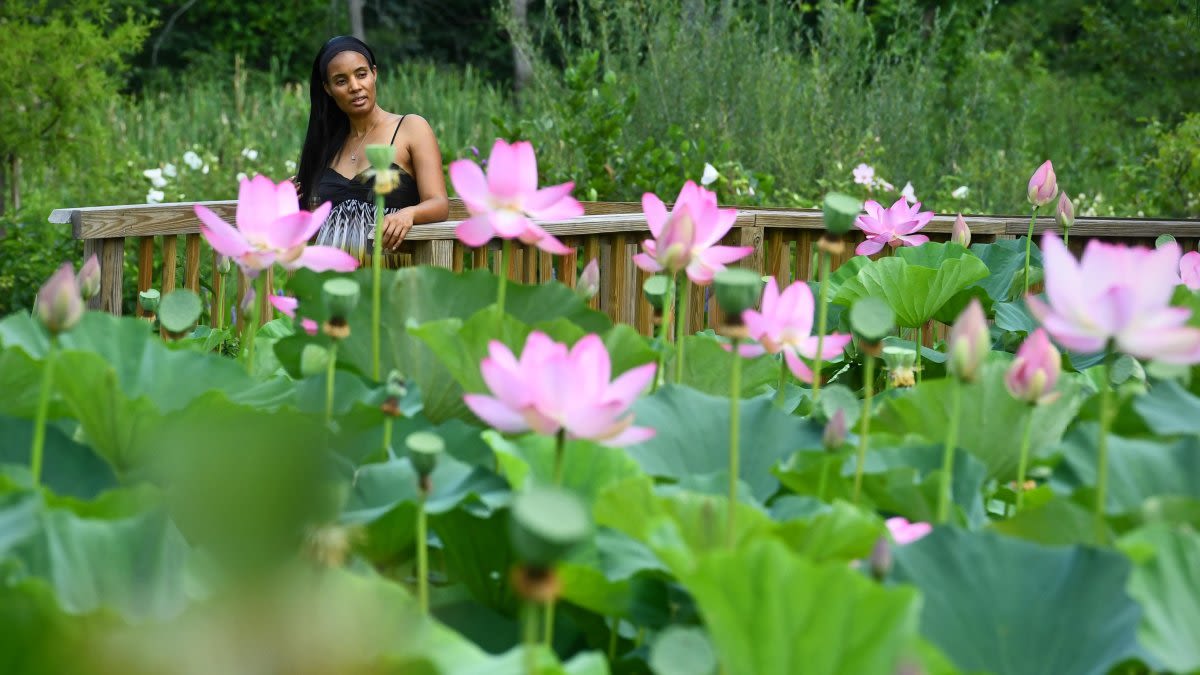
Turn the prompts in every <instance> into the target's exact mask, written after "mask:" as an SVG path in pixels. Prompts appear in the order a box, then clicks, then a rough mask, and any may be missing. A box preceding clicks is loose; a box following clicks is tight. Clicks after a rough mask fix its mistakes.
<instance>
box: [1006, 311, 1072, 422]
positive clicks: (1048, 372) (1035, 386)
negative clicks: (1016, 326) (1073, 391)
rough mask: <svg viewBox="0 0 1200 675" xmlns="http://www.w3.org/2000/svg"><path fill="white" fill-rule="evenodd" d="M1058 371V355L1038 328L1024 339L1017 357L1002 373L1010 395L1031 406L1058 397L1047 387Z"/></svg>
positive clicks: (1059, 357) (1056, 376)
mask: <svg viewBox="0 0 1200 675" xmlns="http://www.w3.org/2000/svg"><path fill="white" fill-rule="evenodd" d="M1061 372H1062V356H1060V355H1059V353H1058V350H1057V349H1055V347H1054V345H1053V344H1051V343H1050V338H1049V337H1047V336H1046V331H1045V330H1044V329H1041V328H1039V329H1037V330H1035V331H1033V333H1032V334H1030V336H1029V337H1027V338H1025V342H1023V343H1022V344H1021V347H1020V349H1018V350H1017V358H1016V359H1014V360H1013V362H1012V366H1010V367H1009V369H1008V373H1007V374H1006V375H1005V376H1004V384H1005V386H1006V387H1008V392H1009V393H1010V394H1012V395H1013V398H1016V399H1018V400H1021V401H1025V402H1026V403H1029V404H1032V405H1037V404H1039V403H1049V402H1050V401H1053V400H1054V399H1056V398H1058V394H1057V393H1056V392H1053V391H1051V390H1053V389H1054V385H1055V384H1056V383H1057V382H1058V375H1059V373H1061ZM1047 392H1050V393H1047Z"/></svg>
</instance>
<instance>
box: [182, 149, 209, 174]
mask: <svg viewBox="0 0 1200 675" xmlns="http://www.w3.org/2000/svg"><path fill="white" fill-rule="evenodd" d="M183 163H184V164H187V165H188V168H189V169H191V170H192V171H196V170H197V169H199V168H200V167H202V166H204V160H202V159H200V155H197V154H196V153H194V152H192V151H191V150H188V151H187V152H185V153H183Z"/></svg>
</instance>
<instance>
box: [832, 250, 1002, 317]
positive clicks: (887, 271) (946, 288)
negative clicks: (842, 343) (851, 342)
mask: <svg viewBox="0 0 1200 675" xmlns="http://www.w3.org/2000/svg"><path fill="white" fill-rule="evenodd" d="M926 246H931V245H930V244H926V245H925V246H922V247H920V248H922V249H923V248H925V247H926ZM933 246H935V247H936V245H933ZM957 248H958V249H959V250H960V251H961V249H962V247H957ZM942 250H943V251H944V250H945V249H944V248H943V249H942ZM924 255H932V254H924ZM918 259H919V260H924V257H920V258H918ZM987 274H988V269H987V265H985V264H983V261H981V260H979V258H976V257H975V256H973V255H969V254H963V255H961V256H960V257H952V256H950V255H946V256H945V257H944V258H941V259H940V262H939V265H938V267H936V268H931V267H925V266H923V265H921V264H916V263H913V262H909V261H908V260H907V259H906V258H903V257H890V258H882V259H880V260H876V261H874V262H872V263H870V264H869V265H866V266H864V267H863V268H862V269H860V270H859V271H858V274H856V275H855V276H854V278H853V279H849V280H847V281H846V282H845V283H843V284H842V285H841V287H840V288H839V289H838V291H837V295H836V296H834V298H833V302H835V303H838V304H841V305H847V306H850V305H853V304H854V302H855V301H857V300H858V299H860V298H867V297H874V298H879V299H881V300H883V301H885V302H887V303H888V305H889V306H890V307H891V308H892V310H893V311H894V312H895V313H896V323H898V324H899V325H900V326H903V327H905V328H917V327H919V326H923V325H924V324H925V323H926V322H928V321H930V320H931V319H933V318H935V316H937V315H938V312H939V311H940V310H941V309H942V307H943V306H944V305H946V304H947V303H948V302H950V300H951V299H952V298H953V297H954V296H955V295H956V294H957V293H959V292H961V291H963V290H964V289H966V288H967V287H969V286H970V285H971V284H973V283H975V282H977V281H979V280H980V279H983V278H984V277H986V276H987ZM942 318H943V319H944V318H946V317H942Z"/></svg>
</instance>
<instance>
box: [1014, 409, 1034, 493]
mask: <svg viewBox="0 0 1200 675" xmlns="http://www.w3.org/2000/svg"><path fill="white" fill-rule="evenodd" d="M1036 410H1037V409H1036V408H1033V407H1030V408H1029V419H1028V420H1027V421H1026V422H1025V433H1024V434H1022V436H1021V459H1020V461H1019V462H1018V463H1017V512H1018V513H1019V512H1020V511H1021V506H1022V504H1023V503H1024V502H1025V470H1026V469H1027V468H1028V466H1029V438H1030V436H1032V435H1033V413H1034V412H1035V411H1036Z"/></svg>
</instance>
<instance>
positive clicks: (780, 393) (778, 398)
mask: <svg viewBox="0 0 1200 675" xmlns="http://www.w3.org/2000/svg"><path fill="white" fill-rule="evenodd" d="M787 376H788V367H787V359H785V358H783V354H780V355H779V387H778V388H777V389H776V390H775V406H776V407H777V408H782V407H783V405H784V400H783V399H784V390H786V389H787Z"/></svg>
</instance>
